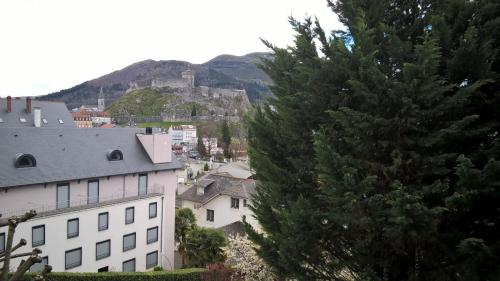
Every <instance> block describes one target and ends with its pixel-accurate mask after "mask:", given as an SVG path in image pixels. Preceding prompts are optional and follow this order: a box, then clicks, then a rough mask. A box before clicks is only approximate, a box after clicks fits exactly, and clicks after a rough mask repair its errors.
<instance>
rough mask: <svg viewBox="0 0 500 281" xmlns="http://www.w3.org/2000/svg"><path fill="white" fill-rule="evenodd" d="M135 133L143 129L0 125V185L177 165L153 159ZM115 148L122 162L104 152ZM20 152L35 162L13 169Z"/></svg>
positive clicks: (177, 166)
mask: <svg viewBox="0 0 500 281" xmlns="http://www.w3.org/2000/svg"><path fill="white" fill-rule="evenodd" d="M136 133H144V130H143V129H136V128H112V129H106V130H103V129H99V128H89V129H77V128H61V129H52V128H34V127H33V128H28V127H21V128H0V152H1V153H0V187H11V186H20V185H29V184H36V183H47V182H58V181H67V180H74V179H85V178H94V177H103V176H111V175H122V174H131V173H140V172H148V171H160V170H170V169H179V168H180V167H181V164H180V163H179V161H177V159H176V158H175V156H174V155H172V162H170V163H164V164H153V162H151V160H150V159H149V157H148V154H147V153H146V151H145V150H144V149H143V147H142V145H141V143H140V141H139V140H138V139H137V137H136V135H135V134H136ZM110 149H119V150H121V151H122V153H123V160H122V161H108V159H107V157H106V153H107V152H108V151H109V150H110ZM18 153H25V154H31V155H33V156H34V157H35V159H36V167H29V168H15V167H14V160H15V158H16V156H17V155H18Z"/></svg>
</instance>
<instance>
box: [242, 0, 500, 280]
mask: <svg viewBox="0 0 500 281" xmlns="http://www.w3.org/2000/svg"><path fill="white" fill-rule="evenodd" d="M329 6H330V7H331V8H332V9H333V10H334V11H335V12H336V13H337V14H338V15H339V18H340V20H341V22H342V23H343V24H344V25H345V26H346V28H347V30H346V31H339V32H335V33H333V34H332V36H327V35H326V34H325V32H324V31H323V29H322V28H321V26H320V25H319V23H318V22H314V23H313V22H312V21H311V20H310V19H306V20H305V21H304V22H299V21H296V20H294V19H291V21H290V22H291V24H292V26H293V28H294V30H295V31H296V32H297V35H296V38H295V42H294V45H293V46H292V47H289V48H286V49H281V48H277V47H275V46H273V45H271V44H270V43H268V42H265V43H266V44H267V45H268V46H269V47H270V48H271V49H272V50H273V53H274V59H273V60H272V61H271V60H267V61H264V62H263V69H264V70H265V71H266V72H267V74H268V75H269V76H270V77H271V78H272V79H273V81H274V86H272V91H273V93H274V98H271V99H269V101H268V103H267V104H265V105H264V106H263V107H262V108H259V109H257V111H256V113H255V114H254V116H253V117H251V118H250V119H249V122H248V125H249V144H250V151H249V152H250V157H251V164H252V167H253V168H254V169H255V171H256V178H257V179H258V181H259V182H258V185H257V194H256V195H255V196H254V199H253V202H252V206H253V207H252V210H253V211H254V213H255V215H256V217H257V219H258V221H259V223H260V224H261V226H262V229H263V231H264V232H265V234H258V233H256V232H255V231H254V230H252V229H251V228H250V227H249V226H248V225H247V230H248V234H249V237H250V238H251V239H252V240H253V241H254V242H255V243H256V244H257V245H259V250H258V253H259V255H260V256H261V257H262V258H263V259H264V261H266V262H267V263H268V264H270V265H271V266H272V267H273V268H274V270H276V272H278V273H280V274H281V275H282V276H284V277H292V278H297V279H299V280H352V279H355V280H497V279H499V278H500V269H499V267H498V262H499V259H500V208H498V202H499V200H500V184H499V182H500V181H499V180H500V176H499V174H500V162H499V161H498V160H500V138H499V136H498V133H499V131H500V110H498V109H499V108H500V79H499V72H500V59H499V54H500V4H498V3H497V2H496V1H493V0H483V1H459V0H449V1H429V0H427V1H425V0H424V1H389V0H385V1H363V0H339V1H335V3H333V1H332V2H329ZM315 42H319V43H320V45H319V47H318V46H317V45H316V43H315ZM319 51H320V52H321V54H320V53H318V52H319Z"/></svg>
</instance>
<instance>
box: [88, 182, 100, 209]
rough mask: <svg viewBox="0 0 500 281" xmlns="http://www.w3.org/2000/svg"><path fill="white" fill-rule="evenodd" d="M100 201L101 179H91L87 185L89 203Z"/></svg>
mask: <svg viewBox="0 0 500 281" xmlns="http://www.w3.org/2000/svg"><path fill="white" fill-rule="evenodd" d="M95 203H99V180H91V181H89V182H88V185H87V204H95Z"/></svg>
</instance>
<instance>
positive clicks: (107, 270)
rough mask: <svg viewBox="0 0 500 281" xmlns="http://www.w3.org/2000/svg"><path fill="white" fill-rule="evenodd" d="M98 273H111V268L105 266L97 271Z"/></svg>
mask: <svg viewBox="0 0 500 281" xmlns="http://www.w3.org/2000/svg"><path fill="white" fill-rule="evenodd" d="M97 272H109V266H103V267H101V268H99V269H97Z"/></svg>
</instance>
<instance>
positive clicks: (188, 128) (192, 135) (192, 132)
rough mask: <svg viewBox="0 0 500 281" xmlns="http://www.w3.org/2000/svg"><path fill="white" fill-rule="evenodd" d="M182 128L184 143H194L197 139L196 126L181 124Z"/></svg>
mask: <svg viewBox="0 0 500 281" xmlns="http://www.w3.org/2000/svg"><path fill="white" fill-rule="evenodd" d="M181 128H182V142H183V143H186V144H196V143H197V142H198V139H197V137H196V126H193V125H181Z"/></svg>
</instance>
